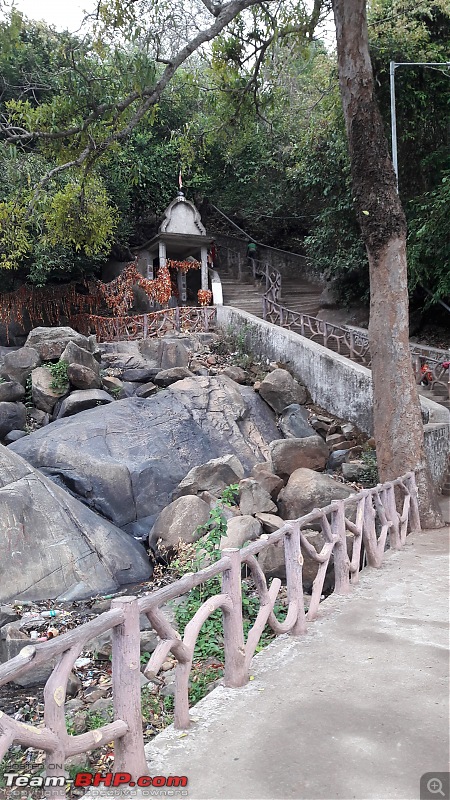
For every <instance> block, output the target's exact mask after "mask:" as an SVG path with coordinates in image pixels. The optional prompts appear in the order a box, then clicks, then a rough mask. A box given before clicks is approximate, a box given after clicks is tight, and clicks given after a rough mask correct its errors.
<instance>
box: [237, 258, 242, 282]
mask: <svg viewBox="0 0 450 800" xmlns="http://www.w3.org/2000/svg"><path fill="white" fill-rule="evenodd" d="M237 263H238V275H237V276H238V281H240V280H242V266H241V254H240V253H238V254H237Z"/></svg>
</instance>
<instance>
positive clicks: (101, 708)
mask: <svg viewBox="0 0 450 800" xmlns="http://www.w3.org/2000/svg"><path fill="white" fill-rule="evenodd" d="M112 708H113V701H112V700H111V699H110V698H108V697H99V699H98V700H96V701H95V703H92V705H91V707H90V709H89V711H90V712H91V714H98V715H99V716H100V717H103V719H104V720H105V721H106V722H108V721H109V720H110V718H111V712H112Z"/></svg>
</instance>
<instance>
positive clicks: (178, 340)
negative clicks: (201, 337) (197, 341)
mask: <svg viewBox="0 0 450 800" xmlns="http://www.w3.org/2000/svg"><path fill="white" fill-rule="evenodd" d="M191 349H193V346H192V340H191V338H190V337H186V338H183V337H179V336H176V337H173V336H164V337H162V338H161V339H144V340H143V341H142V342H141V343H140V351H141V353H142V355H144V356H145V357H146V358H148V359H149V360H150V361H154V362H156V364H157V365H158V366H159V368H160V369H162V370H165V369H173V368H174V367H187V366H188V364H189V359H190V357H191V353H190V351H191Z"/></svg>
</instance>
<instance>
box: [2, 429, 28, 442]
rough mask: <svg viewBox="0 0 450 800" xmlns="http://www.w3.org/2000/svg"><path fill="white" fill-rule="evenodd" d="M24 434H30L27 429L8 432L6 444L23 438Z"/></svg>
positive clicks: (5, 439) (5, 438)
mask: <svg viewBox="0 0 450 800" xmlns="http://www.w3.org/2000/svg"><path fill="white" fill-rule="evenodd" d="M24 436H28V434H27V432H26V431H10V432H9V433H7V434H6V436H5V437H4V439H3V441H4V442H5V444H12V443H13V442H18V441H19V439H23V437H24Z"/></svg>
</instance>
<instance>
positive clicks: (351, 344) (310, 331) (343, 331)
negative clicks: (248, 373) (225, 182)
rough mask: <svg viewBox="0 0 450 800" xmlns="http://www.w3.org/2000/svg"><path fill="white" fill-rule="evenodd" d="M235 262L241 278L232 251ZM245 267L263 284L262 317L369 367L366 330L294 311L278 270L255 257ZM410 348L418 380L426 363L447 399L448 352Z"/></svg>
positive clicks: (432, 380)
mask: <svg viewBox="0 0 450 800" xmlns="http://www.w3.org/2000/svg"><path fill="white" fill-rule="evenodd" d="M227 258H228V261H229V263H233V259H232V256H231V253H230V252H228V253H227ZM235 262H236V264H238V267H239V272H238V276H239V277H241V275H242V263H241V262H242V259H241V255H240V253H236V254H235ZM247 269H249V270H250V272H251V274H252V277H253V279H254V280H259V281H261V283H263V284H264V286H265V290H264V294H263V296H262V315H263V319H264V320H266V321H267V322H271V323H272V324H273V325H279V326H280V327H282V328H287V329H288V330H290V331H294V332H295V333H299V334H300V335H301V336H305V337H306V338H307V339H310V340H311V341H313V342H317V343H318V344H321V345H322V346H323V347H327V348H329V349H330V350H333V351H334V352H336V353H339V354H340V355H343V356H346V358H350V359H351V360H352V361H356V362H357V363H358V364H362V365H364V366H366V367H370V364H371V356H370V347H369V336H368V333H367V332H366V331H364V330H361V329H355V328H352V327H350V326H348V327H341V326H339V325H333V324H332V323H330V322H326V321H325V320H322V319H318V318H317V317H312V316H310V315H309V314H303V313H302V312H300V311H293V310H292V309H290V308H288V307H287V306H285V305H283V304H282V303H281V281H282V277H281V273H280V272H279V270H278V269H276V268H275V267H273V266H271V265H270V264H268V263H266V262H264V261H261V260H258V259H250V263H249V264H248V266H247ZM410 350H411V357H412V361H413V368H414V374H415V376H416V381H417V383H419V382H420V381H421V380H422V378H423V373H422V367H423V366H424V365H425V364H426V365H427V367H428V370H427V373H428V385H429V388H430V391H431V392H434V393H435V394H436V395H440V396H441V397H442V398H443V399H445V400H448V399H450V369H449V368H448V367H444V366H443V363H445V362H447V361H448V360H449V358H450V353H449V352H448V351H445V350H440V349H439V348H433V347H425V346H421V345H416V344H411V345H410Z"/></svg>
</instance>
